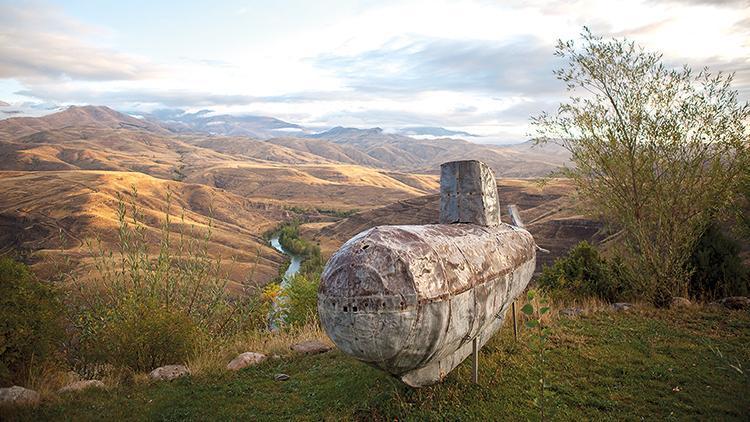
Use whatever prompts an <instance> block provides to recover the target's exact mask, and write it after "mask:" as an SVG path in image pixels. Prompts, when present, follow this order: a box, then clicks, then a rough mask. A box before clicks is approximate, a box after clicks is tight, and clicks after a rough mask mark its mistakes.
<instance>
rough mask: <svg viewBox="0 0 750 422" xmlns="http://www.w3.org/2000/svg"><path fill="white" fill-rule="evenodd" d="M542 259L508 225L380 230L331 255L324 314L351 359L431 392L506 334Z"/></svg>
mask: <svg viewBox="0 0 750 422" xmlns="http://www.w3.org/2000/svg"><path fill="white" fill-rule="evenodd" d="M535 261H536V253H535V243H534V240H533V238H532V237H531V235H530V234H529V233H528V232H527V231H526V230H523V229H520V228H518V227H514V226H509V225H506V224H500V225H496V226H492V227H485V226H479V225H475V224H450V225H447V224H441V225H424V226H380V227H375V228H373V229H370V230H367V231H365V232H362V233H360V234H358V235H357V236H355V237H353V238H352V239H350V240H349V241H348V242H346V243H345V244H344V245H343V246H342V247H341V249H339V250H338V251H337V252H336V253H335V254H334V255H333V256H332V257H331V259H330V260H329V262H328V264H327V265H326V268H325V269H324V271H323V276H322V280H321V286H320V290H319V294H318V312H319V315H320V319H321V323H322V325H323V327H324V329H325V330H326V332H327V333H328V335H329V336H330V337H331V339H332V340H333V342H334V343H336V345H337V346H338V347H339V349H341V350H342V351H343V352H345V353H347V354H349V355H351V356H354V357H355V358H357V359H359V360H362V361H364V362H368V363H370V364H372V365H375V366H377V367H379V368H381V369H383V370H385V371H387V372H389V373H391V374H393V375H395V376H398V377H400V378H401V379H402V380H403V381H404V382H405V383H406V384H408V385H411V386H415V387H418V386H424V385H429V384H432V383H435V382H438V381H440V380H441V379H443V377H445V375H447V374H448V373H449V372H450V371H451V370H452V369H453V368H455V367H456V366H457V365H458V364H459V363H461V362H462V361H463V360H464V359H465V358H466V357H468V356H469V355H470V354H471V351H472V340H473V339H474V338H477V339H478V344H479V347H481V346H483V345H484V344H485V343H486V342H487V340H489V338H490V337H491V336H492V335H493V334H494V333H495V332H496V331H497V330H498V329H499V328H500V327H501V325H502V323H503V318H504V315H505V311H506V310H507V308H508V307H509V306H510V304H511V303H512V302H513V300H514V299H515V298H516V297H517V296H518V295H519V294H520V293H521V292H522V291H523V290H524V289H525V288H526V285H527V284H528V282H529V280H530V278H531V276H532V274H533V272H534V266H535Z"/></svg>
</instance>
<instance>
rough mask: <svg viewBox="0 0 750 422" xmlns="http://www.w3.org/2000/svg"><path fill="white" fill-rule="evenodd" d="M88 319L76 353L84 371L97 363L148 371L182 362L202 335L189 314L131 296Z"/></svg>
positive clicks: (188, 356)
mask: <svg viewBox="0 0 750 422" xmlns="http://www.w3.org/2000/svg"><path fill="white" fill-rule="evenodd" d="M88 318H90V319H91V320H89V321H85V326H86V327H87V330H86V332H85V333H84V335H83V336H82V338H81V339H80V346H79V351H78V352H79V353H78V357H79V359H80V361H79V363H81V364H82V365H81V367H80V368H79V369H82V370H83V371H84V372H85V371H86V368H87V367H90V366H91V365H94V366H96V365H97V364H110V365H113V366H115V367H125V368H130V369H132V370H135V371H149V370H151V369H153V368H156V367H158V366H162V365H168V364H176V363H184V362H186V361H187V360H188V359H189V358H190V357H192V355H193V353H194V352H195V350H196V347H197V346H198V344H199V342H200V336H201V333H200V331H199V330H198V328H197V326H196V325H195V323H194V321H193V320H191V319H190V317H189V316H188V315H186V314H185V313H184V312H181V311H180V310H179V309H170V308H167V307H165V306H164V305H162V304H160V303H157V302H156V301H154V300H146V301H142V300H138V299H136V298H135V296H132V297H130V298H129V299H127V300H124V301H122V302H120V303H119V304H118V305H117V307H116V308H109V309H106V310H101V312H95V313H91V314H90V315H88ZM81 322H84V321H81Z"/></svg>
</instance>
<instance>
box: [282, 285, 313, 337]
mask: <svg viewBox="0 0 750 422" xmlns="http://www.w3.org/2000/svg"><path fill="white" fill-rule="evenodd" d="M319 285H320V273H317V275H315V274H313V276H312V277H311V276H309V275H308V274H305V273H298V274H296V275H295V276H294V277H292V279H291V280H289V283H288V284H287V286H286V288H285V289H284V296H285V297H284V308H285V313H286V315H285V320H284V322H285V323H286V324H287V325H289V326H296V325H303V324H305V323H307V322H308V321H310V320H311V319H317V314H318V286H319Z"/></svg>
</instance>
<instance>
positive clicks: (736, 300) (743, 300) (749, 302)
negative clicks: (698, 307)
mask: <svg viewBox="0 0 750 422" xmlns="http://www.w3.org/2000/svg"><path fill="white" fill-rule="evenodd" d="M719 303H721V304H722V305H724V307H725V308H727V309H748V308H750V299H748V298H747V297H746V296H729V297H725V298H724V299H721V300H720V301H719Z"/></svg>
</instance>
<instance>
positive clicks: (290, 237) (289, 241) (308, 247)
mask: <svg viewBox="0 0 750 422" xmlns="http://www.w3.org/2000/svg"><path fill="white" fill-rule="evenodd" d="M278 235H279V243H280V244H281V246H283V247H284V249H286V250H287V251H288V252H289V253H291V254H293V255H298V256H301V257H305V258H307V257H311V256H316V255H318V256H319V255H320V248H319V247H318V246H317V245H313V244H311V243H310V242H307V241H305V240H304V239H302V238H301V237H300V236H299V221H298V220H295V221H292V222H291V223H289V224H285V225H283V226H281V228H279V230H278Z"/></svg>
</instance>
